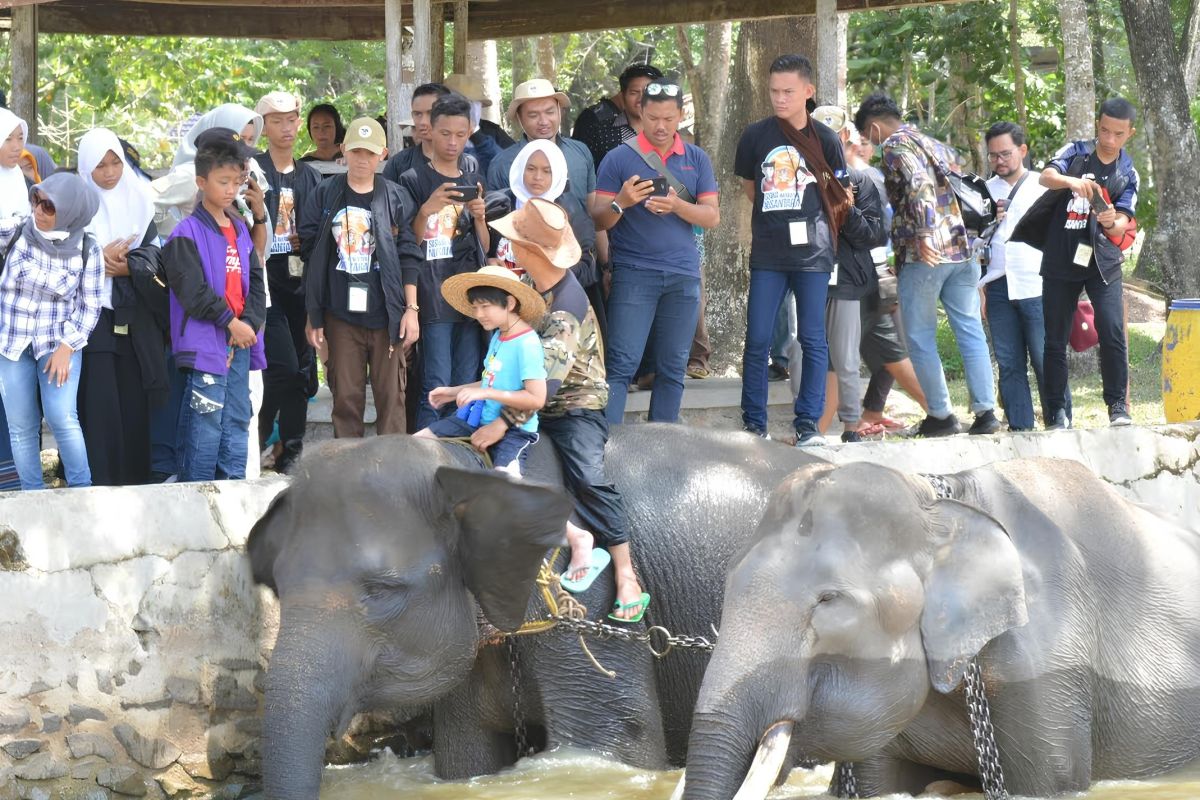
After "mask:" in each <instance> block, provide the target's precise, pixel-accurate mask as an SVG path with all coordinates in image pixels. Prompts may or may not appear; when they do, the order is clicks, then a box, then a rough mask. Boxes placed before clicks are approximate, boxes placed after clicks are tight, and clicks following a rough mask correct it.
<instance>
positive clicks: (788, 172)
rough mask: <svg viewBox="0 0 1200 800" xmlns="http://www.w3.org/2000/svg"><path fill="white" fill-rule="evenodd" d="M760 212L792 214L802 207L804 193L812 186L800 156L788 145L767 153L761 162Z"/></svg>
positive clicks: (810, 177)
mask: <svg viewBox="0 0 1200 800" xmlns="http://www.w3.org/2000/svg"><path fill="white" fill-rule="evenodd" d="M762 176H763V178H762V195H763V199H762V210H763V211H785V210H786V211H792V210H795V209H798V208H801V207H802V206H803V205H804V190H805V188H807V187H808V185H809V184H811V183H815V182H816V181H815V180H814V179H813V175H812V173H811V172H809V171H808V165H807V164H806V163H805V161H804V157H803V156H801V155H800V152H799V151H798V150H796V148H794V147H792V146H790V145H788V146H783V147H776V148H774V149H773V150H771V152H769V153H767V157H766V158H765V159H763V163H762Z"/></svg>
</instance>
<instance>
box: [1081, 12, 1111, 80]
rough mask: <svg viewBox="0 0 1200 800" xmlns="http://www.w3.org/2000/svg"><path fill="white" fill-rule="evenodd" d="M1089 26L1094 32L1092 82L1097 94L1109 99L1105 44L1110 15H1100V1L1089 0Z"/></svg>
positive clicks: (1109, 26)
mask: <svg viewBox="0 0 1200 800" xmlns="http://www.w3.org/2000/svg"><path fill="white" fill-rule="evenodd" d="M1087 9H1088V24H1089V25H1090V26H1091V32H1092V82H1093V85H1094V86H1095V87H1096V93H1097V94H1098V95H1099V96H1101V97H1107V96H1108V95H1109V93H1110V84H1109V82H1108V71H1107V66H1106V61H1105V59H1104V43H1105V42H1106V41H1108V32H1109V28H1111V27H1112V26H1111V25H1109V24H1108V15H1107V14H1102V13H1100V0H1087Z"/></svg>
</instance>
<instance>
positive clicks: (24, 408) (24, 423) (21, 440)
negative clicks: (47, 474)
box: [0, 347, 92, 489]
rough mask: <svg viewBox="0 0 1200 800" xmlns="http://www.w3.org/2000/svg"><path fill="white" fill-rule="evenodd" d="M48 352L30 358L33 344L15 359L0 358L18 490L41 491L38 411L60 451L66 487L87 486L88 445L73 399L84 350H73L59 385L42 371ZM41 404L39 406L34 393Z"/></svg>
mask: <svg viewBox="0 0 1200 800" xmlns="http://www.w3.org/2000/svg"><path fill="white" fill-rule="evenodd" d="M49 363H50V354H49V353H47V354H46V355H44V356H42V357H41V358H39V359H37V360H34V358H33V350H32V348H29V347H27V348H25V350H24V352H22V353H21V357H20V358H18V359H17V360H16V361H10V360H8V359H7V358H3V357H0V397H2V398H3V400H4V411H5V413H6V414H7V415H8V438H9V442H11V444H12V452H13V461H14V462H15V463H16V465H17V474H18V475H19V476H20V478H21V488H22V489H45V488H46V484H45V482H44V481H43V480H42V457H41V433H42V415H43V414H45V415H46V422H48V423H50V430H51V431H53V433H54V440H55V441H56V442H57V443H58V454H59V456H60V457H61V458H62V462H63V469H64V470H65V471H66V473H67V485H68V486H91V485H92V471H91V469H90V468H89V467H88V459H87V446H86V445H85V444H84V441H83V429H82V428H80V427H79V414H78V413H77V411H76V407H75V398H76V396H77V395H78V394H79V373H80V370H81V369H82V368H83V353H81V352H79V351H76V352H74V353H72V354H71V369H70V372H69V373H68V375H67V382H66V383H64V384H63V385H62V386H56V385H55V384H53V383H51V381H50V376H49V375H48V374H47V373H46V371H45V370H46V365H47V364H49ZM39 394H40V395H41V400H42V405H41V408H39V407H38V396H39Z"/></svg>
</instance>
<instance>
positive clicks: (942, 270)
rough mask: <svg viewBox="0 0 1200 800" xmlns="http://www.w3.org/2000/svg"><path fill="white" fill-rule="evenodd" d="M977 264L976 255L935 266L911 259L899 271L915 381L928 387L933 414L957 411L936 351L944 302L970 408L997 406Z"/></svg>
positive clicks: (927, 397) (976, 410)
mask: <svg viewBox="0 0 1200 800" xmlns="http://www.w3.org/2000/svg"><path fill="white" fill-rule="evenodd" d="M978 281H979V266H978V265H977V264H976V263H975V262H974V261H972V260H967V261H947V262H945V263H942V264H937V265H936V266H932V267H931V266H929V265H928V264H923V263H921V262H909V263H906V264H905V265H904V268H903V269H902V270H900V278H899V285H900V316H901V317H902V318H903V320H904V337H905V339H906V340H907V343H908V354H909V357H910V358H912V363H913V370H914V371H915V372H916V373H917V382H918V383H920V384H921V390H922V391H923V392H925V401H926V402H927V403H928V407H929V416H931V417H937V418H938V419H945V418H946V417H948V416H950V415H951V414H953V413H954V409H953V408H952V407H951V405H950V391H949V390H948V389H947V388H946V373H945V372H944V371H943V370H942V359H941V357H939V356H938V350H937V304H938V300H941V301H942V307H943V308H945V309H946V316H947V318H948V319H949V320H950V329H951V330H953V331H954V338H955V339H957V340H958V351H959V353H961V354H962V360H963V371H964V372H965V373H966V376H967V393H968V394H969V395H970V401H971V413H973V414H979V413H982V412H984V411H987V410H988V409H990V408H994V407H995V406H996V385H995V381H994V380H993V379H992V357H991V354H990V353H989V352H988V345H987V338H986V337H985V336H984V335H983V322H982V321H981V320H980V316H979V290H978V289H977V288H976V284H977V283H978Z"/></svg>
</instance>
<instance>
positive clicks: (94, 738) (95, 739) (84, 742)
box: [67, 733, 117, 761]
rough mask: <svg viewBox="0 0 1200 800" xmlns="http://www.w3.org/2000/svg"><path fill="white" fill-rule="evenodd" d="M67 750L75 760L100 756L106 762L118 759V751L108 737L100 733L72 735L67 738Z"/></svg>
mask: <svg viewBox="0 0 1200 800" xmlns="http://www.w3.org/2000/svg"><path fill="white" fill-rule="evenodd" d="M67 748H68V749H70V751H71V756H72V757H73V758H84V757H86V756H99V757H100V758H102V759H104V760H105V761H112V760H113V759H114V758H116V757H117V749H116V747H114V746H113V743H112V742H111V741H109V739H108V737H106V736H103V735H101V734H99V733H72V734H71V735H70V736H68V737H67Z"/></svg>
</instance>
